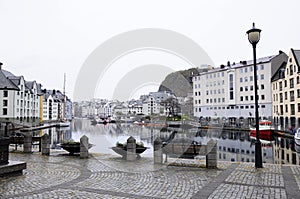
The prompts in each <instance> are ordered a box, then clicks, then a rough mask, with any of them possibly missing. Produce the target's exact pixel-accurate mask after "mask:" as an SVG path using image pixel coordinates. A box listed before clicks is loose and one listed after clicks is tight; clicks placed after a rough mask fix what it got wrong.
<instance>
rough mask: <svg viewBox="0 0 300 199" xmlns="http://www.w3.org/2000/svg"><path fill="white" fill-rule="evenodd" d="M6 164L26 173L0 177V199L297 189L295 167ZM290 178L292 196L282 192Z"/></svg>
mask: <svg viewBox="0 0 300 199" xmlns="http://www.w3.org/2000/svg"><path fill="white" fill-rule="evenodd" d="M62 154H63V155H62ZM10 159H11V160H16V161H25V162H27V169H26V170H24V171H23V175H19V176H7V177H2V178H1V177H0V198H28V199H29V198H33V199H35V198H117V199H118V198H120V199H121V198H152V199H153V198H199V197H200V198H201V193H204V192H205V194H206V195H207V197H208V198H292V197H293V196H297V193H298V192H299V189H300V177H299V176H300V175H299V174H300V167H299V166H285V167H284V169H283V168H282V167H283V166H282V165H273V164H264V168H262V169H255V168H254V164H253V163H240V164H237V163H230V162H218V168H217V169H206V168H203V166H199V165H200V164H202V163H203V161H202V160H201V159H196V160H183V159H169V160H168V161H169V162H168V163H169V164H164V165H154V164H153V159H152V158H149V157H142V158H141V159H139V160H137V161H136V162H128V161H126V160H124V159H122V158H120V157H118V156H111V155H92V156H91V157H90V158H88V159H80V158H79V156H69V155H66V153H65V152H63V151H52V152H51V155H50V156H42V155H40V154H39V153H36V152H34V153H32V154H24V153H20V152H14V153H10ZM171 162H172V163H173V164H170V163H171ZM170 165H177V166H170ZM287 168H288V169H290V170H288V169H287ZM287 176H288V177H287ZM291 178H292V179H293V180H294V181H295V182H296V183H294V184H296V188H295V189H293V190H292V192H293V193H290V192H287V190H286V189H287V187H286V183H288V182H289V179H291ZM294 181H293V182H294ZM210 186H211V187H210ZM289 191H290V189H289ZM287 193H288V194H287ZM298 195H299V194H298Z"/></svg>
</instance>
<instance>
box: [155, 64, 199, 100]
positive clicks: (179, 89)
mask: <svg viewBox="0 0 300 199" xmlns="http://www.w3.org/2000/svg"><path fill="white" fill-rule="evenodd" d="M197 73H199V71H198V69H197V68H190V69H188V70H182V71H176V72H173V73H171V74H169V75H168V76H167V77H166V78H165V79H164V81H163V82H162V83H161V85H160V86H159V89H158V91H171V92H173V93H174V94H175V95H176V96H177V97H186V96H187V95H188V93H189V92H192V91H193V88H192V81H191V76H192V74H197Z"/></svg>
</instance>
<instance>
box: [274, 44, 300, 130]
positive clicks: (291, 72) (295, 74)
mask: <svg viewBox="0 0 300 199" xmlns="http://www.w3.org/2000/svg"><path fill="white" fill-rule="evenodd" d="M299 63H300V50H294V49H291V50H290V52H289V56H288V59H287V61H286V62H285V63H283V64H282V65H281V66H280V68H278V70H277V71H276V73H275V74H274V75H273V77H272V92H273V96H272V97H273V119H274V121H275V122H276V123H277V124H278V125H279V126H281V127H283V128H284V129H289V128H290V127H296V128H299V127H300V65H299Z"/></svg>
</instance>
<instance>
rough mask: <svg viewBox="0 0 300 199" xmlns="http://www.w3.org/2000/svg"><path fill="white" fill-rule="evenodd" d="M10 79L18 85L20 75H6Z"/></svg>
mask: <svg viewBox="0 0 300 199" xmlns="http://www.w3.org/2000/svg"><path fill="white" fill-rule="evenodd" d="M7 78H8V79H9V80H10V81H12V82H13V83H14V84H15V85H16V86H18V85H20V80H21V76H8V77H7Z"/></svg>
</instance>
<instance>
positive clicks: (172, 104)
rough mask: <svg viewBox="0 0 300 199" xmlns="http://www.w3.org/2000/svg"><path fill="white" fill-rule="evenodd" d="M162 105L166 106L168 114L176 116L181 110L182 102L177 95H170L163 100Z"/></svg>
mask: <svg viewBox="0 0 300 199" xmlns="http://www.w3.org/2000/svg"><path fill="white" fill-rule="evenodd" d="M160 105H162V106H164V107H165V109H166V112H167V114H168V116H175V115H178V113H179V112H180V104H179V102H178V99H177V98H175V97H170V98H167V99H165V100H163V101H161V102H160Z"/></svg>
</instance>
